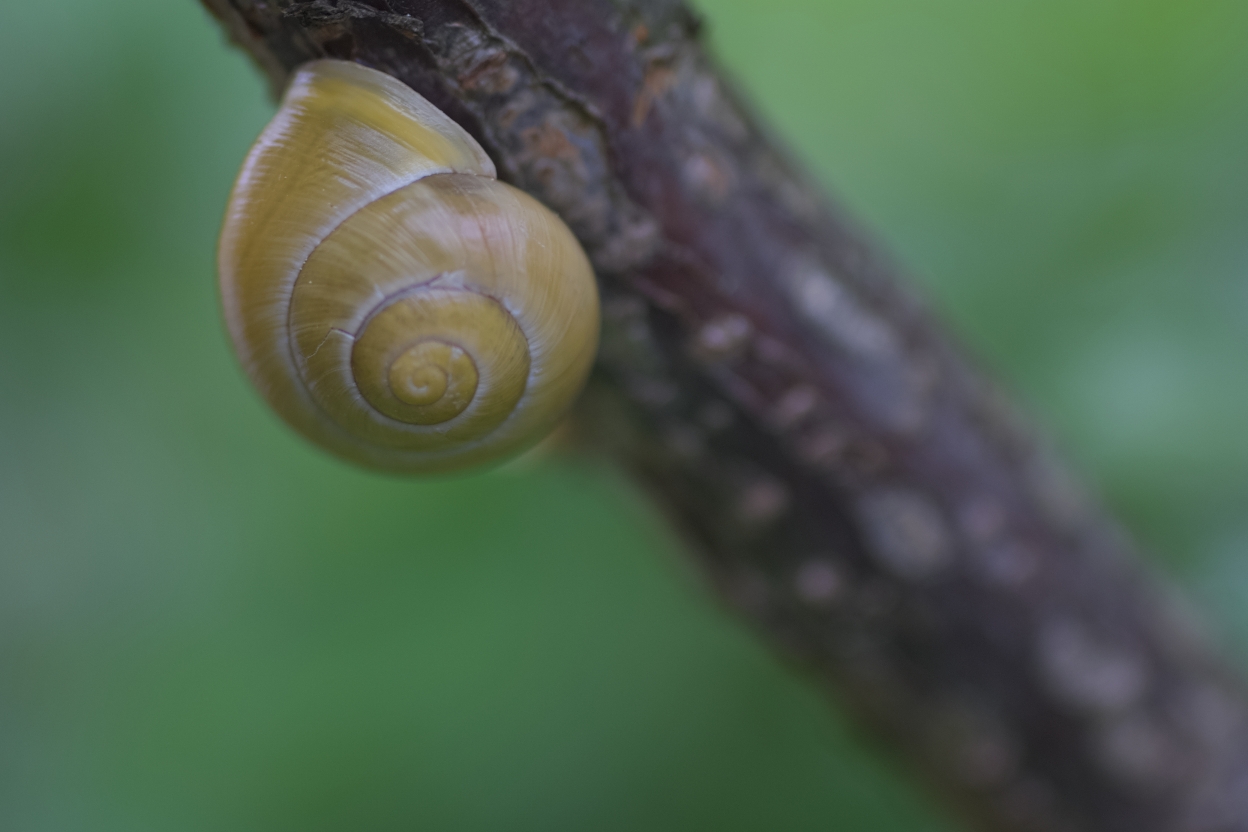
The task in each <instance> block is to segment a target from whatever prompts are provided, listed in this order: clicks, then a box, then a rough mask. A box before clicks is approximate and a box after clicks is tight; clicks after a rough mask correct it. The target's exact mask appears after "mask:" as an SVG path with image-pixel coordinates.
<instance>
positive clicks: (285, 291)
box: [218, 60, 599, 473]
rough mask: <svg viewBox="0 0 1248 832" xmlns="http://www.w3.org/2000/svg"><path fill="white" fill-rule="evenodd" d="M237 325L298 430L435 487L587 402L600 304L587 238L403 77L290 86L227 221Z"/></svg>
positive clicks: (350, 77) (233, 330)
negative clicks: (509, 179) (441, 478)
mask: <svg viewBox="0 0 1248 832" xmlns="http://www.w3.org/2000/svg"><path fill="white" fill-rule="evenodd" d="M218 259H219V265H220V284H221V294H222V302H223V307H224V312H225V318H226V324H227V328H228V330H229V333H230V336H231V339H232V340H233V342H234V346H235V349H236V351H237V353H238V356H239V359H240V360H241V362H242V365H243V367H244V369H245V370H246V372H247V374H248V376H250V378H251V380H252V382H253V383H254V384H255V386H256V387H257V388H258V389H259V391H260V392H261V394H262V395H263V396H264V398H265V399H267V401H268V402H269V404H270V405H271V406H272V407H273V408H274V409H275V410H276V411H277V412H278V414H279V415H281V416H282V418H283V419H285V420H286V421H287V422H288V423H289V424H290V425H291V426H293V427H294V428H295V429H296V430H298V431H299V432H300V433H302V434H303V435H305V436H306V437H308V438H309V439H311V440H312V441H313V442H315V443H317V444H319V445H321V446H323V447H324V448H326V449H328V450H329V451H331V452H333V453H335V454H337V455H339V456H341V457H345V458H347V459H349V460H352V461H355V462H357V463H361V464H363V465H366V466H370V467H374V468H381V469H387V470H391V471H399V472H413V473H433V472H441V471H450V470H455V469H459V468H463V467H467V466H474V465H480V464H483V463H487V462H491V461H496V460H501V459H503V458H506V457H507V456H509V455H512V454H514V453H517V452H519V451H520V450H523V449H524V448H525V447H527V446H529V445H531V444H533V443H535V442H537V441H538V440H539V439H541V438H542V437H543V436H544V435H545V433H546V432H548V431H549V430H550V429H551V427H552V426H553V425H554V424H555V423H556V422H557V421H558V420H559V418H560V417H561V416H562V415H563V414H564V413H565V412H566V411H567V409H568V407H569V406H570V405H571V403H572V401H573V400H574V399H575V397H576V395H577V393H578V392H579V391H580V389H581V387H582V386H583V384H584V382H585V379H586V377H587V375H588V373H589V370H590V366H591V364H592V363H593V359H594V353H595V351H596V348H597V342H598V327H599V309H598V293H597V287H596V284H595V280H594V274H593V270H592V268H591V267H590V264H589V261H588V259H587V258H586V256H585V254H584V252H583V251H582V250H581V247H580V245H579V244H578V243H577V241H576V238H575V237H573V235H572V233H571V231H570V230H569V229H568V228H567V226H566V225H564V223H563V222H562V221H561V220H560V219H559V218H558V217H557V216H556V215H555V214H554V213H552V212H551V211H550V210H549V209H547V208H545V207H544V206H543V205H541V204H540V203H539V202H537V201H536V200H535V199H533V198H532V197H530V196H528V195H527V194H525V193H524V192H522V191H520V190H517V189H516V188H513V187H511V186H510V185H507V184H504V183H502V182H500V181H498V179H497V178H496V173H495V169H494V164H493V163H492V162H491V161H490V159H489V157H488V156H487V155H486V154H485V151H484V150H483V149H482V148H481V146H480V145H479V144H477V142H476V141H475V140H474V139H473V138H472V137H471V136H470V135H469V134H468V133H467V132H466V131H465V130H463V128H461V127H460V126H459V125H458V124H456V123H455V122H454V121H452V120H451V119H450V118H449V117H448V116H447V115H445V114H444V113H442V112H441V111H440V110H438V109H437V108H436V107H434V106H433V105H432V104H430V103H429V102H428V101H426V100H425V99H424V98H422V97H421V96H420V95H419V94H417V93H416V92H415V91H413V90H412V89H410V88H409V87H407V86H406V85H405V84H403V83H402V82H401V81H399V80H397V79H395V78H393V77H391V76H389V75H387V74H385V73H382V72H378V71H376V70H373V69H369V68H367V67H364V66H361V65H359V64H355V63H351V62H347V61H337V60H320V61H314V62H312V63H309V64H306V65H304V66H303V67H302V68H301V69H300V70H299V71H298V72H297V73H296V75H295V77H294V78H293V80H292V82H291V84H290V87H289V89H288V90H287V92H286V94H285V96H284V97H283V100H282V103H281V106H280V109H279V110H278V112H277V115H276V116H275V117H274V118H273V121H272V122H270V123H269V125H268V127H266V128H265V130H264V131H263V133H261V135H260V138H259V139H257V140H256V143H255V145H254V146H253V147H252V149H251V152H250V153H249V154H248V156H247V159H246V161H245V162H244V164H243V168H242V170H241V172H240V173H239V176H238V180H237V182H236V183H235V185H234V190H233V192H232V193H231V195H230V199H229V204H228V207H227V209H226V216H225V223H224V227H223V229H222V232H221V241H220V249H219V252H218Z"/></svg>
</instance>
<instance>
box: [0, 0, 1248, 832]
mask: <svg viewBox="0 0 1248 832" xmlns="http://www.w3.org/2000/svg"><path fill="white" fill-rule="evenodd" d="M701 8H702V10H703V11H704V12H705V13H706V15H707V17H708V19H709V21H710V22H711V28H710V31H711V37H712V40H713V43H714V44H715V46H716V48H717V50H718V52H719V54H720V57H721V58H722V60H724V62H725V63H727V64H728V65H729V66H730V68H731V69H732V70H733V71H734V72H735V74H736V75H737V76H738V77H739V79H740V80H741V81H742V82H743V84H744V85H745V86H746V87H747V88H748V89H749V90H750V92H751V93H752V94H753V97H754V99H755V101H756V104H757V106H758V108H759V110H760V111H761V112H762V113H763V114H764V115H765V116H766V117H767V118H769V119H770V120H771V121H772V123H773V125H774V127H775V130H776V132H777V133H778V134H780V135H783V136H785V137H786V139H787V140H789V141H790V142H791V143H792V145H793V147H794V148H795V150H796V152H797V153H798V154H799V155H800V156H801V157H803V158H804V159H805V160H806V161H807V162H808V163H809V164H811V165H812V166H813V167H814V168H815V169H816V170H817V171H818V173H819V174H820V175H821V176H822V177H823V178H824V179H825V180H826V181H827V182H829V183H832V184H833V185H834V186H835V188H836V190H837V192H838V193H839V195H840V196H841V198H842V200H843V201H844V202H845V203H847V204H848V205H849V206H851V207H852V209H853V211H854V212H855V213H857V214H858V215H859V216H861V217H863V218H864V220H865V221H866V222H867V224H868V225H869V227H871V228H872V229H874V231H875V233H876V234H877V235H878V236H879V237H880V238H881V239H883V240H886V241H887V242H888V244H889V245H890V246H891V247H892V248H893V250H894V251H896V252H897V253H898V255H899V258H900V259H901V260H902V261H903V262H904V263H906V264H907V266H908V267H910V268H911V269H912V270H913V271H914V272H915V273H916V274H917V275H918V276H919V279H920V280H922V281H923V282H924V285H925V288H926V290H927V292H928V294H929V296H930V297H931V298H932V303H933V304H934V305H935V306H937V307H938V308H939V309H940V310H941V311H942V312H943V313H944V314H945V315H946V316H947V317H948V318H950V319H951V320H952V321H953V323H954V325H955V328H956V329H957V330H958V331H959V332H960V334H961V336H962V337H963V338H964V339H965V340H966V341H967V342H969V343H970V344H971V345H972V347H973V348H974V349H975V350H976V351H977V352H978V353H979V354H980V355H981V356H982V357H984V360H985V362H986V364H987V365H988V366H989V367H990V368H991V369H992V371H993V372H995V373H997V374H998V375H1000V376H1002V377H1004V378H1005V379H1007V381H1008V383H1009V384H1010V385H1011V386H1013V387H1014V388H1015V389H1016V390H1017V391H1019V392H1020V394H1021V395H1022V396H1023V397H1024V399H1025V400H1028V401H1029V402H1030V403H1031V404H1032V405H1033V407H1034V409H1035V410H1036V412H1037V413H1039V414H1040V415H1041V418H1042V420H1043V421H1045V422H1047V424H1048V425H1049V426H1050V427H1051V428H1052V429H1053V431H1054V433H1055V434H1056V435H1057V436H1058V438H1059V441H1060V443H1061V444H1063V445H1065V446H1066V447H1067V448H1068V449H1069V450H1070V451H1071V453H1072V456H1073V457H1074V458H1075V459H1076V461H1077V462H1078V464H1079V465H1080V466H1081V467H1082V468H1083V470H1084V471H1085V473H1087V474H1088V475H1089V476H1090V478H1091V479H1092V480H1093V481H1094V482H1095V483H1097V484H1098V485H1099V486H1100V488H1101V489H1102V491H1103V492H1104V493H1105V494H1106V496H1107V499H1109V500H1110V502H1111V503H1112V504H1113V505H1114V506H1115V507H1116V508H1118V509H1119V510H1120V511H1121V513H1122V515H1123V516H1124V518H1125V519H1126V520H1127V522H1128V524H1129V525H1130V526H1131V527H1132V529H1133V531H1134V532H1135V533H1136V534H1137V536H1138V537H1140V538H1141V539H1142V540H1143V541H1144V542H1145V544H1146V546H1147V547H1148V548H1149V549H1150V550H1151V551H1152V552H1154V553H1156V554H1157V555H1158V556H1159V557H1160V558H1161V559H1162V561H1163V562H1164V563H1166V564H1169V566H1170V568H1172V569H1173V570H1174V571H1176V572H1177V573H1178V574H1180V575H1181V576H1182V577H1183V578H1184V579H1185V580H1186V581H1187V583H1188V585H1189V586H1190V587H1191V589H1192V591H1193V592H1194V593H1195V595H1196V597H1197V598H1198V599H1202V600H1203V601H1204V602H1205V605H1206V606H1209V607H1211V608H1213V609H1214V610H1216V611H1217V612H1218V613H1219V617H1218V622H1219V626H1221V627H1222V628H1223V629H1224V630H1225V631H1226V632H1227V633H1230V634H1231V635H1232V636H1233V637H1237V638H1238V639H1239V642H1240V643H1241V644H1244V643H1248V613H1246V612H1245V609H1248V604H1245V603H1244V601H1245V599H1246V598H1248V519H1246V518H1248V512H1245V508H1246V507H1248V438H1246V437H1245V431H1244V425H1245V424H1246V423H1248V371H1246V370H1248V361H1246V360H1245V351H1246V349H1248V234H1246V233H1245V231H1244V228H1245V220H1246V219H1248V154H1246V153H1245V148H1248V4H1245V3H1243V2H1242V0H1224V1H1223V2H1218V1H1217V0H1194V2H1187V3H1180V2H1175V1H1174V0H1165V1H1163V0H1079V2H1075V0H1048V2H1044V3H1040V2H1033V1H1032V0H1022V1H1021V2H1013V3H1000V2H990V0H946V2H941V3H930V2H926V0H837V2H828V0H772V2H769V3H767V4H755V3H748V2H745V0H703V2H702V3H701ZM3 23H4V25H3V26H2V27H0V828H3V829H6V830H14V831H15V832H43V831H44V830H49V831H50V830H74V831H76V830H86V829H90V830H112V829H116V830H126V832H142V830H169V829H178V830H222V829H229V830H232V831H233V832H245V831H246V830H266V832H280V830H292V831H293V830H299V831H300V832H316V830H353V831H359V832H373V830H376V831H377V832H382V831H383V830H397V829H413V828H418V829H438V830H457V831H458V830H500V829H506V830H527V829H532V830H539V829H540V830H546V831H547V832H549V831H550V830H585V829H594V830H617V829H618V830H635V829H643V828H644V829H648V830H698V829H714V830H719V831H721V832H730V831H731V830H742V832H744V830H757V829H781V830H797V831H800V830H805V829H811V830H813V829H828V828H836V829H873V830H881V831H882V832H889V830H902V829H905V830H907V831H908V832H915V831H916V830H931V831H932V832H935V830H948V829H951V828H952V827H951V826H950V825H949V824H948V822H947V821H945V820H943V819H942V817H941V816H940V815H939V813H938V812H937V811H936V810H935V809H934V808H933V807H932V806H931V805H929V803H928V801H927V800H926V799H925V797H924V796H923V795H921V794H919V793H918V792H917V791H916V790H915V789H914V787H913V786H911V785H910V784H908V783H907V782H906V781H905V780H904V779H903V778H901V777H899V776H898V775H897V774H896V773H895V772H893V771H892V770H891V769H890V768H889V766H888V764H887V763H886V762H882V761H881V760H880V759H879V758H878V756H877V754H876V753H875V752H874V751H873V750H872V749H870V748H869V747H866V746H864V745H863V744H862V743H861V741H859V740H858V739H856V738H855V737H854V734H853V729H852V726H850V725H848V724H847V723H846V720H845V719H844V718H842V717H840V716H838V715H837V714H836V713H835V712H831V711H830V710H829V709H828V708H827V707H826V706H825V705H824V704H823V702H821V701H820V700H819V699H818V697H817V696H815V695H814V694H813V693H812V692H810V691H808V690H807V689H806V688H805V687H804V686H803V685H802V684H801V682H800V680H796V679H794V678H791V676H790V675H789V673H788V672H787V671H786V670H785V669H784V668H782V667H780V666H778V665H777V663H776V662H775V661H774V659H773V658H772V657H770V656H769V655H768V654H766V652H765V651H764V650H763V648H762V647H761V646H760V645H759V644H758V643H757V642H756V641H755V640H754V639H753V637H752V636H751V635H750V634H749V633H748V632H745V631H744V630H743V629H742V628H741V627H740V626H739V625H737V624H736V623H734V622H732V621H730V620H728V619H727V618H726V617H724V616H723V615H722V614H721V613H720V612H718V611H717V610H716V609H715V607H714V605H713V603H712V602H711V601H710V600H709V599H708V598H707V597H706V595H705V593H704V592H703V591H702V589H701V587H700V586H699V585H698V582H697V579H696V578H695V577H694V576H693V575H691V574H690V573H689V571H688V570H687V568H686V567H685V566H683V565H682V561H681V560H680V557H681V556H680V554H679V547H678V545H677V544H676V543H675V542H674V541H673V540H672V539H671V538H670V536H669V534H668V533H667V532H666V531H665V530H664V529H663V528H662V527H661V526H660V524H659V523H658V522H657V521H656V519H655V518H654V516H653V514H652V513H651V511H650V509H649V508H648V507H647V506H646V505H645V502H644V499H643V498H642V497H640V496H639V495H638V494H636V493H635V492H634V491H633V490H632V489H631V488H630V487H629V486H628V485H627V484H626V483H624V482H622V481H621V479H620V478H619V476H618V475H617V474H616V473H614V472H612V471H610V470H604V469H603V468H601V467H598V466H595V465H594V464H592V463H589V462H584V461H575V460H561V459H551V460H547V461H545V462H540V463H529V464H527V465H519V466H516V465H513V466H512V467H510V468H505V469H503V470H501V471H496V472H493V473H488V474H484V475H474V476H469V477H461V478H458V479H452V480H444V481H436V482H404V481H399V480H394V479H388V478H384V477H378V476H374V475H371V474H368V473H363V472H359V471H356V470H353V469H350V468H347V467H345V466H343V465H340V464H339V463H337V462H335V461H333V460H330V459H328V458H326V457H324V456H322V455H321V454H319V453H318V452H317V451H315V450H313V449H311V448H309V447H307V446H305V445H304V444H303V443H302V442H301V441H300V440H298V439H296V438H295V437H293V436H292V435H291V434H290V433H288V432H287V431H286V430H285V429H284V428H282V427H281V426H280V425H279V424H278V423H277V421H276V420H275V419H274V417H272V416H271V415H269V414H268V413H267V412H266V411H265V410H264V409H263V408H262V407H261V404H260V402H259V400H258V398H257V397H256V396H255V395H254V394H253V393H252V392H251V391H250V390H249V389H248V388H247V387H246V385H245V383H244V381H243V379H242V376H241V374H240V372H239V371H238V369H237V368H236V367H235V364H234V360H233V358H232V357H231V356H230V354H229V353H228V352H227V347H226V343H225V339H224V336H223V333H222V329H221V325H220V323H219V314H218V308H217V301H216V297H215V294H214V292H215V287H214V278H213V264H212V256H213V245H214V238H215V235H216V231H217V226H218V221H219V217H220V213H221V211H222V207H223V205H224V201H225V196H226V193H227V190H228V188H229V186H230V183H231V180H232V178H233V175H234V173H235V171H236V169H237V165H238V164H239V162H240V160H241V159H242V156H243V154H244V152H245V151H246V148H247V146H248V144H249V143H250V141H251V139H252V138H253V137H254V136H255V134H256V133H257V132H258V131H259V129H260V127H261V126H262V124H263V123H264V121H265V120H266V118H267V117H268V115H269V113H270V112H271V104H270V103H269V102H268V101H267V100H266V96H265V92H264V90H263V88H262V85H261V83H260V80H259V78H258V77H257V75H256V73H255V72H254V71H253V70H252V68H251V67H250V65H249V64H248V62H247V61H246V60H245V59H244V58H243V56H241V55H240V54H238V53H236V52H233V51H231V50H230V49H228V48H227V47H226V46H225V45H224V43H223V42H222V38H221V35H220V33H219V31H218V29H217V27H216V26H215V24H214V23H213V22H212V21H211V20H210V19H209V18H208V17H207V15H206V14H204V13H203V12H202V11H201V10H200V9H199V8H198V6H197V4H196V3H195V2H193V0H177V1H176V2H172V1H171V0H115V2H112V3H98V2H90V0H64V2H60V3H54V4H53V3H33V2H16V1H14V2H9V3H6V4H5V11H4V17H3Z"/></svg>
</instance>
